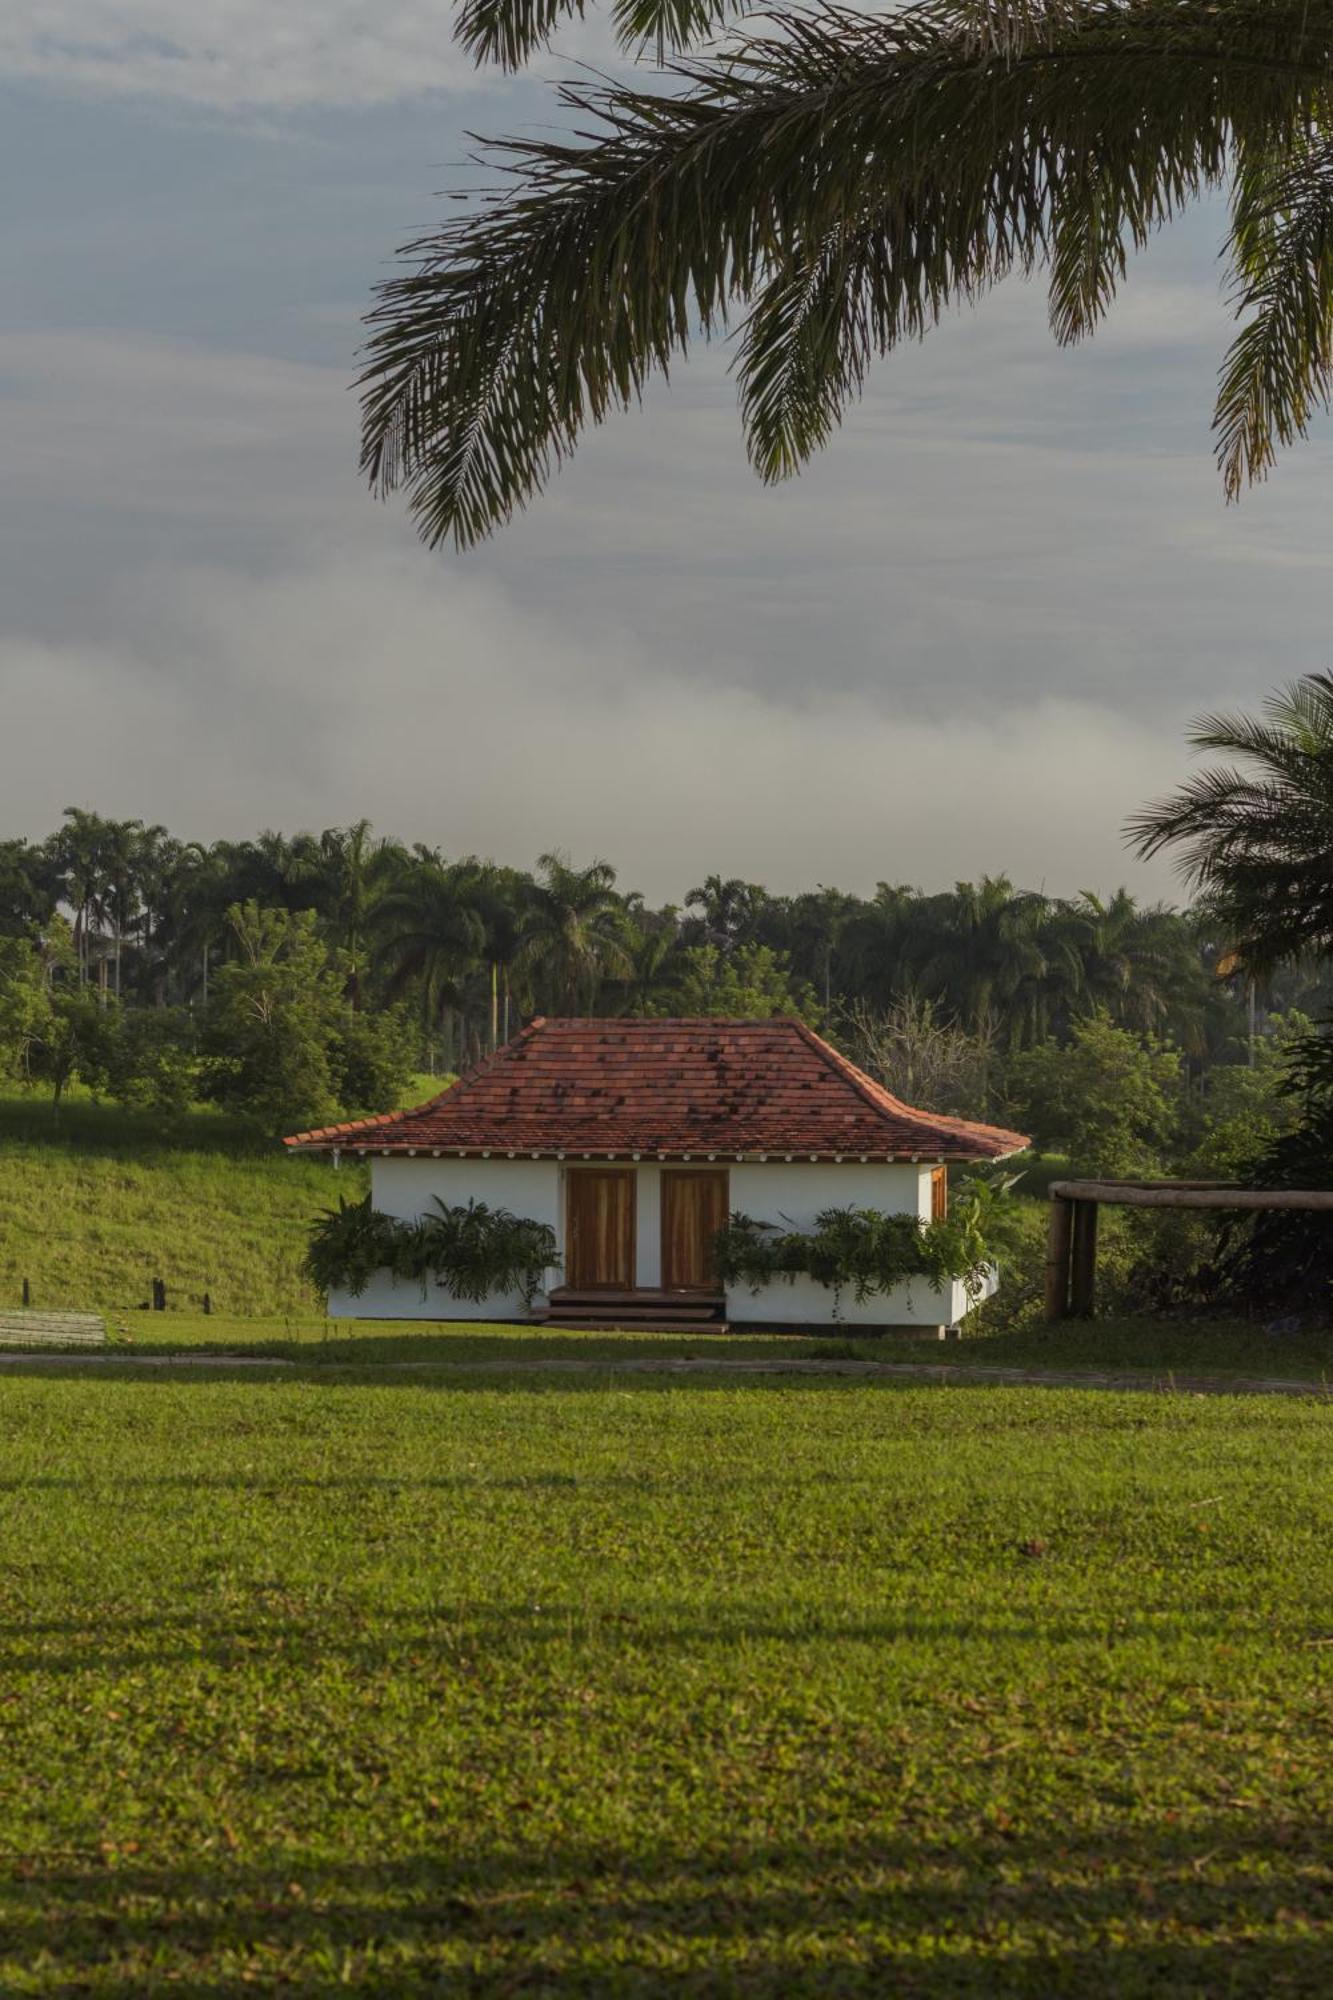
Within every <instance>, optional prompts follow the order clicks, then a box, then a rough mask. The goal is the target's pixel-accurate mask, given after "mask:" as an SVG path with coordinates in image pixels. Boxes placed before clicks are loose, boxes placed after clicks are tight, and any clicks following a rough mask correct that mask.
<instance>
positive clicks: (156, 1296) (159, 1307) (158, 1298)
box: [153, 1278, 167, 1313]
mask: <svg viewBox="0 0 1333 2000" xmlns="http://www.w3.org/2000/svg"><path fill="white" fill-rule="evenodd" d="M166 1309H167V1281H166V1279H165V1278H154V1280H153V1311H154V1312H156V1313H164V1312H165V1311H166Z"/></svg>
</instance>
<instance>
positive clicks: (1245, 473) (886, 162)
mask: <svg viewBox="0 0 1333 2000" xmlns="http://www.w3.org/2000/svg"><path fill="white" fill-rule="evenodd" d="M582 11H583V0H465V4H464V8H463V14H462V21H461V33H462V35H463V38H464V40H465V42H466V43H467V44H468V45H469V46H470V47H471V48H472V49H473V50H474V51H475V52H476V54H477V55H478V56H479V58H481V59H495V60H499V61H501V62H502V63H505V64H507V65H509V66H514V65H516V64H518V63H520V62H522V61H523V60H524V59H525V58H526V57H527V56H528V55H529V54H530V53H531V52H532V51H533V50H534V49H535V48H537V47H540V46H542V45H543V44H544V43H545V41H546V39H547V37H548V36H549V35H550V33H551V32H552V31H553V30H554V29H555V28H556V27H557V26H558V25H559V23H560V22H561V21H562V20H564V19H567V18H569V17H570V16H571V15H573V14H581V13H582ZM748 11H749V6H748V0H633V4H623V5H617V8H616V19H617V21H618V23H619V24H620V27H621V31H622V35H623V36H624V37H625V38H626V40H627V41H628V42H630V43H632V44H641V43H642V42H643V41H644V39H648V40H652V39H654V38H656V39H657V40H658V41H659V43H660V45H661V47H662V49H663V51H665V50H666V49H667V48H668V47H669V48H670V49H672V50H673V51H679V50H680V49H682V48H685V47H687V46H688V45H689V44H691V43H692V42H695V41H697V40H699V39H700V38H702V37H705V36H711V35H713V34H715V33H716V31H717V29H718V27H719V26H720V25H722V24H723V23H725V22H726V21H727V19H728V18H729V17H730V16H732V15H744V14H746V13H747V12H748ZM669 82H670V84H671V85H672V86H673V87H672V88H669V89H667V90H662V89H660V88H658V89H654V90H642V89H636V88H631V87H630V86H628V85H624V84H621V83H617V82H615V81H608V82H597V83H594V84H580V85H577V86H574V85H566V86H565V87H564V88H563V90H562V92H561V101H562V103H563V107H564V109H565V111H566V113H567V114H569V115H570V117H571V118H572V119H573V120H574V121H575V122H576V123H577V126H578V130H577V131H576V132H572V133H564V134H560V135H557V136H554V137H544V138H543V137H534V138H528V139H523V140H506V141H504V142H502V143H501V144H500V145H499V146H498V147H497V148H496V149H495V162H496V170H497V173H498V174H499V175H500V176H501V177H502V180H503V192H502V193H500V195H499V196H498V198H496V196H495V191H494V190H492V191H491V196H492V198H491V199H488V200H484V201H482V202H480V203H479V204H474V205H472V206H471V207H469V208H465V209H464V210H463V212H462V213H461V215H459V217H458V218H457V219H456V220H453V221H450V222H447V223H445V224H444V225H443V226H441V227H440V228H438V229H436V230H435V231H433V232H432V233H431V234H430V235H428V236H425V237H423V238H420V239H419V240H417V241H415V242H413V243H411V244H409V245H408V246H407V247H406V249H405V250H404V252H403V255H404V257H405V258H406V260H407V261H408V264H409V267H410V268H409V269H408V270H407V271H406V272H405V273H404V274H403V275H401V276H397V277H394V278H392V279H390V280H389V281H388V282H387V283H386V284H384V285H383V286H381V288H380V291H379V295H378V303H377V305H376V306H375V308H374V310H373V311H372V313H371V315H370V325H371V328H372V338H371V342H370V348H369V360H368V365H367V368H366V370H365V374H364V376H363V378H362V379H363V385H364V390H365V397H364V405H363V465H364V468H365V470H366V473H367V476H368V477H369V479H370V480H371V482H372V484H373V485H374V486H376V487H377V488H378V489H379V490H381V491H384V492H388V491H391V490H394V489H396V488H399V487H403V488H405V489H406V491H407V494H408V498H409V503H410V506H411V510H412V512H413V513H414V514H415V516H416V519H417V522H418V525H419V528H420V531H421V533H422V535H423V536H424V538H425V539H426V540H427V541H429V542H431V543H432V544H435V543H438V542H441V541H444V540H445V539H447V538H452V539H453V540H454V541H455V542H457V543H458V544H460V545H466V544H469V543H472V542H475V541H476V540H478V539H479V538H480V537H481V536H483V535H486V534H488V533H489V532H490V531H491V530H492V529H493V528H495V527H496V526H497V525H499V524H500V523H501V522H503V521H505V520H507V519H508V518H509V517H510V516H511V514H512V513H513V512H514V510H515V509H516V508H519V507H521V506H523V505H524V504H525V502H526V501H527V500H528V499H529V498H530V497H531V496H532V495H533V494H535V493H536V492H538V491H540V489H541V488H542V487H543V486H544V485H545V483H546V480H547V478H548V477H549V475H550V473H551V470H552V468H553V466H554V465H555V464H556V463H558V462H559V461H560V460H562V459H563V458H565V457H567V456H568V455H569V454H570V453H571V452H572V451H573V450H574V449H575V447H576V446H577V444H578V442H579V439H580V437H581V435H582V433H583V431H584V429H585V427H586V426H587V425H588V424H589V423H590V422H591V423H600V422H601V421H602V420H603V419H604V418H605V417H606V416H607V415H608V414H609V413H610V412H611V411H613V410H618V409H624V408H627V407H628V406H629V405H630V404H632V403H633V402H635V401H636V400H637V399H638V398H639V396H640V394H641V392H642V390H643V387H644V384H645V382H646V381H647V380H648V379H649V377H651V376H652V375H654V374H661V375H665V374H667V373H668V371H669V369H670V366H671V364H672V362H673V361H674V360H676V359H677V358H678V357H681V356H683V354H684V353H685V351H686V348H687V346H688V345H689V343H690V341H691V340H692V339H695V338H697V337H698V336H699V334H700V332H702V335H703V337H704V338H705V339H707V338H710V337H712V336H715V335H718V336H720V335H722V334H724V333H726V332H727V331H728V330H729V329H731V328H733V327H734V326H735V325H736V323H737V321H739V322H740V344H739V350H738V352H739V385H740V400H741V411H742V418H743V422H744V427H745V432H746V439H747V444H748V448H749V453H750V457H751V460H752V462H753V464H754V465H755V467H756V469H757V470H758V472H759V473H760V475H761V477H763V478H764V479H766V480H775V479H781V478H784V477H786V476H788V475H789V474H791V473H793V472H795V471H797V470H799V468H800V466H801V465H802V464H803V463H804V461H805V460H806V459H807V458H808V457H809V455H810V454H811V453H812V452H813V451H814V450H816V449H817V448H818V447H820V446H821V445H823V444H824V443H825V442H826V441H827V440H828V438H829V437H830V435H831V434H832V432H833V431H834V430H835V428H836V427H837V425H838V424H839V423H840V421H841V419H842V415H843V411H844V409H845V407H846V405H847V404H848V402H849V401H850V400H852V399H853V398H854V397H855V396H856V395H857V394H858V393H859V392H860V390H861V388H862V385H863V383H864V381H865V378H866V375H867V372H868V370H869V368H870V365H871V363H872V361H873V360H874V359H875V358H876V357H877V356H882V355H884V354H887V353H888V352H889V351H890V350H891V349H893V348H894V347H896V346H897V345H898V344H899V343H900V342H902V341H904V340H914V339H916V338H918V337H919V336H920V335H921V334H923V333H924V332H925V331H927V330H928V329H929V328H930V327H932V326H934V325H935V324H936V323H937V322H938V321H939V320H940V319H941V318H942V317H943V316H944V314H945V313H947V312H949V311H951V310H952V309H953V308H954V307H955V306H956V305H957V304H959V303H960V302H972V301H974V300H976V299H977V298H979V297H980V296H981V295H982V294H983V293H984V292H986V291H987V290H988V289H989V288H990V287H991V286H992V285H994V284H995V283H996V282H997V281H998V280H1000V279H1001V278H1003V277H1005V276H1007V275H1009V274H1010V273H1012V272H1019V273H1022V274H1028V273H1031V272H1033V271H1035V270H1038V269H1040V270H1042V271H1044V272H1045V273H1046V275H1047V277H1048V280H1049V290H1050V317H1051V325H1052V329H1053V332H1054V334H1055V337H1056V338H1057V340H1060V341H1062V342H1072V341H1076V340H1078V339H1080V338H1082V337H1083V336H1084V335H1086V334H1088V333H1090V332H1091V331H1092V330H1093V329H1094V328H1095V327H1096V326H1097V324H1098V322H1099V321H1100V319H1101V318H1102V316H1103V314H1104V313H1105V311H1106V309H1107V307H1108V306H1109V305H1110V303H1111V301H1112V299H1113V297H1114V295H1115V292H1116V289H1117V286H1118V284H1119V283H1120V280H1121V278H1122V276H1123V275H1124V272H1125V269H1126V265H1127V260H1128V251H1129V249H1130V248H1135V249H1137V248H1141V247H1142V246H1143V245H1144V244H1146V242H1147V241H1148V239H1149V238H1150V237H1151V236H1152V235H1153V234H1154V233H1155V231H1156V230H1157V229H1158V228H1159V227H1160V226H1161V225H1162V224H1163V223H1165V222H1166V221H1168V220H1170V219H1171V218H1172V217H1173V216H1175V215H1176V214H1177V213H1178V212H1179V211H1180V210H1181V209H1182V208H1183V207H1185V206H1186V205H1187V204H1188V203H1190V202H1191V201H1193V200H1194V199H1196V198H1197V197H1199V196H1200V195H1202V194H1203V193H1205V192H1207V191H1209V190H1213V189H1218V188H1221V187H1223V186H1224V185H1225V186H1228V187H1229V189H1230V226H1229V230H1228V236H1227V243H1226V253H1227V257H1228V260H1229V266H1230V271H1231V296H1232V301H1233V303H1234V305H1235V308H1236V311H1237V313H1238V315H1240V316H1242V317H1243V320H1244V324H1243V325H1242V327H1241V329H1240V331H1239V333H1238V334H1237V336H1236V339H1235V341H1234V343H1233V345H1232V347H1231V349H1230V351H1229V353H1228V355H1227V357H1226V360H1225V363H1224V365H1223V369H1222V374H1221V380H1220V386H1219V394H1218V405H1217V427H1216V447H1217V456H1218V460H1219V464H1220V467H1221V472H1222V477H1223V482H1224V485H1225V489H1226V491H1227V493H1228V495H1230V496H1235V495H1237V494H1238V493H1239V491H1240V490H1241V488H1242V486H1243V485H1244V484H1245V482H1246V481H1248V480H1253V479H1256V478H1261V477H1263V476H1264V474H1265V473H1266V472H1267V471H1268V469H1269V466H1270V465H1271V463H1272V460H1273V456H1274V450H1275V446H1276V444H1278V443H1282V444H1286V443H1288V442H1290V441H1291V440H1292V439H1293V438H1295V437H1297V436H1303V435H1304V434H1305V431H1306V429H1307V426H1308V423H1309V421H1310V418H1311V416H1312V414H1313V413H1314V411H1315V410H1316V409H1318V408H1319V407H1320V406H1321V405H1322V404H1323V402H1324V400H1325V397H1326V394H1327V392H1328V390H1329V387H1330V382H1331V381H1333V105H1331V100H1330V86H1331V85H1333V0H1227V4H1225V5H1218V4H1217V0H918V4H915V5H909V6H908V7H907V8H905V9H902V8H896V9H893V10H891V11H889V12H888V13H887V14H884V13H880V14H856V13H851V12H848V11H846V10H844V9H842V8H820V7H815V6H808V7H806V8H803V9H799V10H798V11H789V12H787V13H785V14H784V13H782V12H779V13H778V14H777V15H776V16H775V15H773V14H766V16H765V21H764V25H763V26H756V25H755V23H754V22H753V21H750V22H748V23H744V24H743V25H742V26H741V27H740V28H738V29H735V30H733V31H732V33H731V35H730V37H729V39H728V41H727V42H726V43H724V45H723V47H722V49H721V51H720V52H719V53H716V54H713V55H711V56H709V57H708V58H706V59H700V58H696V59H692V60H691V59H684V60H682V59H676V60H674V61H673V62H672V63H671V65H670V68H669Z"/></svg>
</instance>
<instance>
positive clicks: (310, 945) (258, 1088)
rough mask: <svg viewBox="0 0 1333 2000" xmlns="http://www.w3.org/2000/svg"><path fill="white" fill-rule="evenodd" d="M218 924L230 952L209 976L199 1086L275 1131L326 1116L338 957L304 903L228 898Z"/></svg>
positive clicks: (336, 1020)
mask: <svg viewBox="0 0 1333 2000" xmlns="http://www.w3.org/2000/svg"><path fill="white" fill-rule="evenodd" d="M227 926H228V930H229V932H230V934H231V940H232V944H233V948H234V950H235V956H234V958H232V959H231V960H230V961H229V962H228V963H227V964H225V965H222V966H219V968H218V971H217V976H216V979H215V981H214V992H213V998H212V1001H211V1003H210V1006H209V1012H208V1019H207V1025H206V1034H205V1047H206V1051H207V1060H206V1062H205V1064H204V1066H203V1074H202V1085H203V1090H204V1094H205V1095H206V1096H209V1097H211V1098H213V1099H214V1101H215V1102H217V1103H219V1104H224V1105H227V1106H229V1107H230V1108H231V1109H233V1110H236V1111H240V1112H242V1113H244V1114H245V1115H246V1116H247V1117H249V1118H252V1119H254V1120H255V1122H256V1123H257V1124H260V1125H263V1126H265V1127H266V1128H267V1129H268V1130H270V1131H275V1132H276V1131H281V1130H283V1129H284V1128H286V1129H291V1128H292V1127H293V1126H300V1125H311V1124H317V1123H318V1122H319V1121H320V1120H321V1119H326V1118H330V1117H332V1116H333V1115H334V1114H335V1113H336V1111H337V1109H338V1093H337V1081H336V1077H335V1073H334V1067H333V1060H332V1050H333V1047H334V1045H335V1042H336V1040H337V1037H338V1035H339V1032H340V1031H341V1030H343V1029H344V1027H345V1023H346V1009H345V1007H344V1004H343V991H344V985H345V980H346V971H345V967H344V965H343V963H342V961H341V960H339V959H338V958H336V957H335V956H334V954H333V953H331V952H330V950H329V948H328V946H327V945H326V944H325V943H324V942H323V941H322V939H321V938H320V936H319V931H318V925H317V921H316V918H315V915H314V912H313V911H309V910H300V911H289V910H266V909H263V908H261V907H260V905H259V904H257V903H244V904H234V905H233V907H232V908H231V909H230V910H229V911H228V912H227Z"/></svg>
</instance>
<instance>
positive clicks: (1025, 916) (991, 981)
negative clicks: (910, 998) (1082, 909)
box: [919, 875, 1048, 1047]
mask: <svg viewBox="0 0 1333 2000" xmlns="http://www.w3.org/2000/svg"><path fill="white" fill-rule="evenodd" d="M1047 912H1048V905H1047V902H1046V899H1045V897H1044V896H1040V895H1036V894H1034V893H1033V892H1031V891H1028V890H1016V889H1015V888H1014V885H1013V883H1012V882H1011V881H1010V880H1009V878H1008V876H1006V875H983V876H982V878H981V880H980V882H977V883H973V882H959V883H958V884H957V885H956V887H955V888H954V889H953V891H952V892H951V893H949V894H946V895H942V896H931V897H928V898H927V899H926V904H925V908H924V910H923V912H922V915H923V916H924V918H925V920H926V926H927V931H926V939H925V940H923V949H922V955H921V960H920V970H919V979H920V986H921V990H922V991H923V992H924V993H925V994H926V995H927V997H928V998H930V999H933V1000H935V1001H937V1002H938V1003H940V1004H941V1005H942V1006H943V1007H944V1008H945V1009H946V1010H947V1012H949V1013H950V1014H952V1015H954V1016H955V1017H956V1018H957V1019H958V1020H959V1021H960V1022H961V1023H962V1024H963V1026H964V1027H965V1028H967V1029H968V1030H969V1032H970V1033H972V1034H974V1035H984V1034H987V1033H992V1034H993V1033H994V1032H996V1030H997V1029H999V1028H1000V1027H1001V1025H1003V1026H1004V1028H1005V1030H1006V1031H1007V1038H1008V1040H1009V1041H1010V1043H1011V1044H1012V1045H1013V1046H1015V1047H1016V1046H1018V1045H1019V1044H1020V1043H1021V1042H1022V1041H1023V1040H1024V1039H1027V1036H1026V1035H1025V1032H1024V1031H1025V1028H1027V1027H1028V1025H1029V1021H1030V1015H1031V1007H1032V994H1033V990H1034V989H1035V988H1036V987H1038V986H1039V984H1040V982H1041V980H1042V979H1043V978H1044V977H1045V974H1046V958H1045V954H1044V953H1043V951H1042V945H1041V929H1042V925H1043V922H1044V920H1045V918H1046V916H1047Z"/></svg>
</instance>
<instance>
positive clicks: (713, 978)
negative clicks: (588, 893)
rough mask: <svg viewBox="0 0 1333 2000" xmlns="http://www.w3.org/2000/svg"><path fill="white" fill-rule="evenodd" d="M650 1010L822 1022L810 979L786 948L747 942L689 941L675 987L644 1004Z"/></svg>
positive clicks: (683, 952) (649, 1011)
mask: <svg viewBox="0 0 1333 2000" xmlns="http://www.w3.org/2000/svg"><path fill="white" fill-rule="evenodd" d="M640 1011H641V1012H643V1013H645V1014H658V1015H662V1014H687V1015H688V1014H712V1015H718V1016H721V1017H723V1018H726V1019H730V1020H747V1021H754V1020H771V1019H773V1018H774V1017H775V1016H777V1015H788V1016H790V1015H797V1016H799V1017H800V1018H801V1019H802V1020H805V1021H808V1022H810V1024H811V1026H812V1027H814V1026H818V1024H819V1019H820V1009H819V1005H818V1003H817V1001H816V1000H815V996H814V992H813V990H812V988H811V987H810V985H809V983H808V981H806V980H803V979H795V978H794V977H793V975H792V971H791V966H790V964H789V962H788V960H787V956H786V954H785V953H784V952H778V951H773V950H772V949H771V948H770V947H769V946H768V945H766V944H743V945H739V946H738V947H737V948H736V950H735V951H733V952H729V953H728V952H724V951H723V950H722V948H721V947H720V946H719V945H716V944H696V945H688V946H686V947H685V949H684V950H682V951H681V952H680V953H679V955H678V958H677V963H676V969H675V974H674V983H673V985H672V987H671V989H670V990H669V991H668V992H667V993H664V994H662V995H660V996H659V997H658V998H656V999H655V1000H654V1001H652V1002H651V1003H650V1004H648V1005H646V1006H644V1007H642V1008H641V1009H640Z"/></svg>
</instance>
